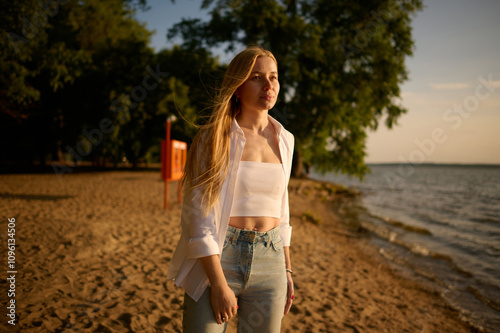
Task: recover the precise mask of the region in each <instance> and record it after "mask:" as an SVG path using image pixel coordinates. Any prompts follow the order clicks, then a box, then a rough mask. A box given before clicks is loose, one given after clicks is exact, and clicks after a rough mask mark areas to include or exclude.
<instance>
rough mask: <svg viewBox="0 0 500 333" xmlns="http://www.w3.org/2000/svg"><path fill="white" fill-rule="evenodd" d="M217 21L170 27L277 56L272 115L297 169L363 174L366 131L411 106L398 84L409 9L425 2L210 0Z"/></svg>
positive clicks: (189, 38) (191, 42) (187, 37)
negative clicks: (287, 133) (290, 136)
mask: <svg viewBox="0 0 500 333" xmlns="http://www.w3.org/2000/svg"><path fill="white" fill-rule="evenodd" d="M202 8H203V9H209V10H210V14H211V19H210V21H208V22H202V21H201V20H199V19H195V20H186V19H184V20H182V21H181V22H180V23H178V24H176V25H175V26H174V27H173V28H172V29H170V31H169V33H168V37H169V38H171V39H172V38H174V37H177V36H181V37H182V39H183V44H182V45H183V47H184V48H186V49H192V50H196V49H202V48H211V47H214V46H218V45H222V44H223V43H225V45H227V47H226V50H227V51H234V50H235V49H236V48H240V47H241V46H242V45H250V44H259V45H263V46H264V47H266V48H268V49H270V50H271V51H272V52H273V53H274V55H275V56H276V58H277V60H278V64H279V72H280V82H281V93H280V95H281V103H279V104H278V105H277V106H276V107H275V116H276V117H277V118H278V120H281V121H282V122H283V123H284V125H285V126H286V127H287V128H289V129H290V130H291V131H292V133H294V135H295V138H296V157H295V162H297V163H296V167H295V168H294V175H295V176H298V175H301V174H302V172H303V170H302V167H303V166H306V168H307V167H308V166H310V165H312V166H314V167H315V168H316V169H317V170H319V171H322V172H326V171H336V172H342V173H348V174H351V175H356V176H359V177H360V178H362V177H363V176H364V175H365V174H366V172H367V171H368V167H367V166H366V164H365V163H364V158H365V156H366V147H365V141H366V132H367V130H376V129H377V127H378V125H379V122H380V121H384V122H385V125H386V126H387V127H388V128H391V127H392V126H393V125H394V124H396V122H397V120H398V118H399V117H400V116H401V115H402V114H404V113H405V112H406V110H405V109H404V108H403V107H402V106H401V105H400V104H399V101H398V98H399V96H400V89H399V85H400V84H401V83H402V82H403V81H404V80H406V79H407V70H406V67H405V62H404V61H405V58H406V57H407V56H410V55H412V50H413V45H414V43H413V41H412V38H411V25H410V23H411V14H412V13H414V12H416V11H417V10H420V9H421V8H422V1H421V0H363V1H350V0H334V1H332V0H281V1H278V0H257V1H256V0H217V1H215V0H204V1H203V4H202Z"/></svg>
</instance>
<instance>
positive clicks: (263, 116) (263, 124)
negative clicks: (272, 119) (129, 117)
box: [236, 110, 269, 133]
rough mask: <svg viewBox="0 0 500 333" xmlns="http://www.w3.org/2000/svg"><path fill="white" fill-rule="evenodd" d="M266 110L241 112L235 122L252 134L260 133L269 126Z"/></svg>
mask: <svg viewBox="0 0 500 333" xmlns="http://www.w3.org/2000/svg"><path fill="white" fill-rule="evenodd" d="M267 115H268V113H267V110H263V111H241V112H240V113H239V114H238V115H237V116H236V120H237V121H238V125H239V126H240V127H241V128H245V129H246V130H248V131H250V132H254V133H262V132H263V131H264V130H265V129H266V128H267V126H268V125H269V119H268V118H267Z"/></svg>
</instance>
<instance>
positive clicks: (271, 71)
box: [236, 57, 280, 111]
mask: <svg viewBox="0 0 500 333" xmlns="http://www.w3.org/2000/svg"><path fill="white" fill-rule="evenodd" d="M279 92H280V83H279V82H278V67H277V66H276V63H275V62H274V60H273V59H271V58H269V57H259V58H257V60H256V61H255V65H254V66H253V68H252V71H251V73H250V77H249V78H248V80H247V81H245V83H243V84H242V85H241V86H240V87H239V88H238V89H237V90H236V96H237V97H239V99H240V103H241V110H242V111H246V110H248V111H263V110H269V109H272V108H273V106H274V104H276V98H277V97H278V93H279Z"/></svg>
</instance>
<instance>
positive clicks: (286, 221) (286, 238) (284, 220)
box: [280, 133, 295, 246]
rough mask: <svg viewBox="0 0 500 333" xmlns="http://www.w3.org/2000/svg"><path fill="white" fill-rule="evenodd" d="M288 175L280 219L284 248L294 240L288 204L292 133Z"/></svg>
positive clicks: (289, 141) (292, 145)
mask: <svg viewBox="0 0 500 333" xmlns="http://www.w3.org/2000/svg"><path fill="white" fill-rule="evenodd" d="M287 139H288V145H287V146H288V175H287V178H286V179H287V182H286V184H285V193H283V199H282V200H281V219H280V236H281V240H282V241H283V246H290V241H291V238H292V227H291V226H290V206H289V202H288V183H289V181H290V175H291V172H292V158H293V148H294V143H295V138H294V137H293V135H292V134H291V133H288V138H287Z"/></svg>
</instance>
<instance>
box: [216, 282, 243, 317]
mask: <svg viewBox="0 0 500 333" xmlns="http://www.w3.org/2000/svg"><path fill="white" fill-rule="evenodd" d="M210 301H211V303H212V309H213V310H214V315H215V320H217V322H218V323H219V324H222V323H224V322H228V321H229V319H231V318H233V317H234V316H235V315H236V311H237V310H238V301H237V300H236V296H235V295H234V292H233V291H232V290H231V288H229V286H228V285H227V284H224V285H221V286H212V287H211V290H210Z"/></svg>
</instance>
